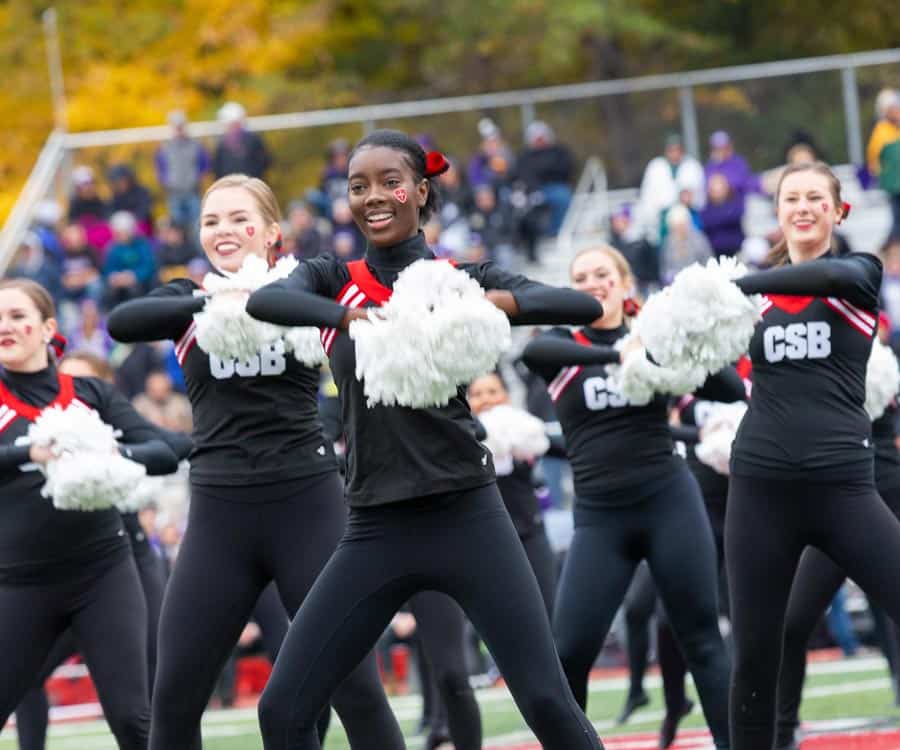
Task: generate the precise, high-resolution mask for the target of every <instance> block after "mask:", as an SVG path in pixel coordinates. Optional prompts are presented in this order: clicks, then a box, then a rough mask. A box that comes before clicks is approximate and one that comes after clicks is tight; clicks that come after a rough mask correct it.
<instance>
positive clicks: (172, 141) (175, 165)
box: [155, 110, 209, 231]
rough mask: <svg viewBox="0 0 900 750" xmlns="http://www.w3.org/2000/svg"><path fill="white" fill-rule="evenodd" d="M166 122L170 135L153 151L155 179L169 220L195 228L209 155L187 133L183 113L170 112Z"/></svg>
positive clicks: (188, 227)
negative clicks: (163, 195) (160, 189)
mask: <svg viewBox="0 0 900 750" xmlns="http://www.w3.org/2000/svg"><path fill="white" fill-rule="evenodd" d="M169 125H170V126H171V128H172V137H171V138H169V140H167V141H164V142H163V143H162V144H160V146H159V148H158V149H157V150H156V157H155V164H156V179H157V180H158V181H159V184H160V187H162V189H163V190H164V191H165V193H166V203H167V206H168V211H169V216H170V217H171V218H172V221H174V222H175V223H176V224H180V225H181V226H182V227H185V228H187V229H188V231H194V229H193V228H194V227H197V226H198V225H199V222H200V188H201V187H202V183H203V178H204V176H205V175H206V173H207V172H209V154H208V153H207V151H206V149H205V148H203V146H202V144H201V143H200V142H199V141H197V140H195V139H194V138H191V137H190V136H189V135H188V132H187V117H186V116H185V114H184V112H182V111H181V110H175V111H174V112H170V113H169Z"/></svg>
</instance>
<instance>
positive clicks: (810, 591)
mask: <svg viewBox="0 0 900 750" xmlns="http://www.w3.org/2000/svg"><path fill="white" fill-rule="evenodd" d="M882 330H883V329H882V328H881V326H879V331H880V332H881V331H882ZM897 415H898V409H897V401H896V399H894V400H893V401H892V402H891V403H890V405H889V406H888V407H887V408H886V409H885V411H884V414H882V415H881V416H880V417H879V418H878V419H876V420H875V421H874V422H872V442H873V443H874V445H875V487H876V488H877V489H878V494H879V495H880V496H881V498H882V499H883V500H884V502H885V503H886V504H887V506H888V508H889V509H890V511H891V512H892V513H893V514H894V515H895V516H898V517H900V453H898V452H897V442H896V441H897V431H896V429H895V424H896V421H897ZM845 578H846V573H844V571H843V570H842V569H841V568H840V567H838V566H837V565H836V564H835V563H834V562H832V561H831V559H830V558H829V557H827V556H826V555H825V554H823V553H822V552H820V551H819V550H818V549H816V548H814V547H807V548H806V549H805V550H804V551H803V555H802V557H801V558H800V565H799V566H798V567H797V574H796V575H795V576H794V583H793V586H791V595H790V598H789V599H788V606H787V614H786V615H785V623H784V650H783V652H782V655H781V670H780V671H779V673H778V728H777V738H776V743H775V746H776V747H777V748H779V750H781V749H782V748H784V749H785V750H790V749H791V748H795V747H796V745H795V744H794V736H795V734H796V731H797V727H798V726H799V724H800V720H799V715H798V714H799V710H800V700H801V697H802V693H803V682H804V680H805V679H806V650H807V646H808V645H809V639H810V637H811V636H812V633H813V630H814V629H815V627H816V625H817V624H818V622H819V620H820V619H821V617H822V613H823V612H824V611H825V610H826V608H827V607H828V605H829V603H830V602H831V600H832V599H833V598H834V595H835V594H836V593H837V591H838V589H840V587H841V585H842V584H843V583H844V579H845ZM870 607H871V609H872V614H873V616H874V617H875V621H876V625H877V626H878V629H879V630H880V631H881V632H880V636H881V639H882V646H883V648H884V652H885V655H886V656H887V659H888V664H889V666H890V668H891V673H892V676H893V679H894V690H895V695H896V691H897V656H898V654H897V632H896V625H895V624H894V623H893V622H892V621H890V620H887V618H885V617H884V615H883V613H882V612H881V610H880V608H878V607H877V606H876V605H875V604H874V603H870Z"/></svg>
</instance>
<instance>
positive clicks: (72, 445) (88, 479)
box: [28, 404, 146, 510]
mask: <svg viewBox="0 0 900 750" xmlns="http://www.w3.org/2000/svg"><path fill="white" fill-rule="evenodd" d="M28 438H29V440H30V441H31V442H32V443H35V444H38V445H47V446H50V448H51V451H52V452H53V455H54V457H53V458H51V459H50V460H49V461H48V462H47V466H46V469H45V473H46V475H47V482H46V483H45V484H44V487H43V488H42V489H41V494H42V495H43V496H44V497H52V498H53V505H54V506H55V507H57V508H59V509H60V510H102V509H104V508H110V507H112V506H114V505H116V504H118V503H120V502H123V501H125V500H126V499H127V497H128V495H129V493H130V492H132V491H133V490H134V488H135V486H136V485H137V483H138V482H139V481H140V480H141V478H143V477H144V476H145V474H146V470H145V469H144V467H143V466H141V465H140V464H138V463H135V462H134V461H130V460H128V459H126V458H124V457H123V456H121V455H119V453H118V449H117V447H116V431H115V430H114V429H113V428H112V427H111V426H110V425H108V424H106V423H104V422H103V421H102V420H101V419H100V415H99V414H97V412H95V411H94V410H93V409H88V408H86V407H84V406H81V405H79V404H73V405H71V406H69V407H68V408H66V409H60V408H59V407H56V406H54V407H51V408H49V409H44V411H42V412H41V414H40V416H38V418H37V419H36V420H35V421H34V424H32V425H31V427H30V428H29V430H28Z"/></svg>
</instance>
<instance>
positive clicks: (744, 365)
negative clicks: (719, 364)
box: [735, 354, 753, 380]
mask: <svg viewBox="0 0 900 750" xmlns="http://www.w3.org/2000/svg"><path fill="white" fill-rule="evenodd" d="M735 369H736V370H737V374H738V375H740V376H741V380H747V379H748V378H749V377H750V376H751V375H752V374H753V361H752V360H751V359H750V357H748V356H747V355H746V354H744V355H742V356H741V358H740V359H739V360H738V361H737V365H736V366H735Z"/></svg>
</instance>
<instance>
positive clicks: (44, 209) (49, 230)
mask: <svg viewBox="0 0 900 750" xmlns="http://www.w3.org/2000/svg"><path fill="white" fill-rule="evenodd" d="M62 218H63V210H62V207H61V206H60V205H59V203H57V202H56V201H55V200H43V201H40V202H39V203H38V204H37V206H35V209H34V217H33V224H32V227H31V231H33V232H34V233H35V234H36V235H37V236H38V237H40V239H41V244H42V245H43V246H44V252H45V253H47V255H49V256H50V257H52V258H54V259H55V260H56V261H57V263H62V260H63V249H62V243H61V241H60V237H59V223H60V220H61V219H62Z"/></svg>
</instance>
